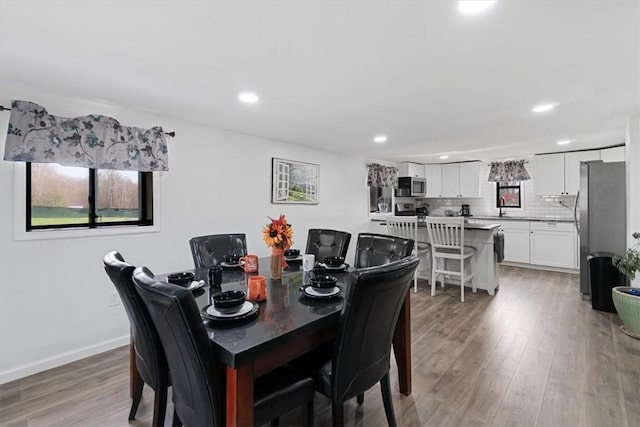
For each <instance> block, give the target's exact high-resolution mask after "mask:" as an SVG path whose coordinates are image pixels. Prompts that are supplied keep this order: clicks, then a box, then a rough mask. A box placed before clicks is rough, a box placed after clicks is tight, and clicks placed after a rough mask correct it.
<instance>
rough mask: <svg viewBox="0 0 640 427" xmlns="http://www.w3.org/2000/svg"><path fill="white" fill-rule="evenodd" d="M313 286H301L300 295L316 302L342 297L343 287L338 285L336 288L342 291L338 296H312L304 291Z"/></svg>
mask: <svg viewBox="0 0 640 427" xmlns="http://www.w3.org/2000/svg"><path fill="white" fill-rule="evenodd" d="M310 286H311V285H306V286H300V289H299V291H300V295H302V296H303V297H305V298H309V299H316V300H327V299H333V298H337V297H339V296H342V286H338V284H337V283H336V287H337V288H338V289H340V291H339V292H338V293H336V294H329V295H311V294H308V293H306V292H305V291H304V289H305V288H307V287H310Z"/></svg>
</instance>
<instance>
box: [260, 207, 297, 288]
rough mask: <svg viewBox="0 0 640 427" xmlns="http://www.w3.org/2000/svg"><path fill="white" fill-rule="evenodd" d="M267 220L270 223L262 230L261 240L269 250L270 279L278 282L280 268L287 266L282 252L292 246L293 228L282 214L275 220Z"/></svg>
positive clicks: (280, 274) (280, 272)
mask: <svg viewBox="0 0 640 427" xmlns="http://www.w3.org/2000/svg"><path fill="white" fill-rule="evenodd" d="M269 219H270V220H271V222H269V223H267V225H266V226H265V227H264V229H263V230H262V240H264V243H265V244H266V245H267V246H269V247H270V248H271V279H273V280H280V278H281V277H282V268H283V267H286V266H287V263H286V262H285V260H284V251H285V250H287V249H289V248H290V247H291V245H292V244H293V228H292V227H291V224H289V223H288V222H287V218H285V216H284V215H283V214H280V216H279V217H278V218H277V219H273V218H269Z"/></svg>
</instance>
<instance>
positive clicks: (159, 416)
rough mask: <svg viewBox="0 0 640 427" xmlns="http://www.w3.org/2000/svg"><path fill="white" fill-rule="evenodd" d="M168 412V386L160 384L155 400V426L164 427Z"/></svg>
mask: <svg viewBox="0 0 640 427" xmlns="http://www.w3.org/2000/svg"><path fill="white" fill-rule="evenodd" d="M166 412H167V387H163V386H161V385H158V390H156V396H155V401H154V403H153V424H152V425H153V426H154V427H163V426H164V416H165V413H166Z"/></svg>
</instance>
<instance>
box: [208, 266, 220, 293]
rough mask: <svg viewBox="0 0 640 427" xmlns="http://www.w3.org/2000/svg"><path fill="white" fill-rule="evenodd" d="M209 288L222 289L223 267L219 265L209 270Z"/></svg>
mask: <svg viewBox="0 0 640 427" xmlns="http://www.w3.org/2000/svg"><path fill="white" fill-rule="evenodd" d="M209 286H211V287H213V288H221V287H222V267H220V266H219V265H216V266H213V267H211V268H209Z"/></svg>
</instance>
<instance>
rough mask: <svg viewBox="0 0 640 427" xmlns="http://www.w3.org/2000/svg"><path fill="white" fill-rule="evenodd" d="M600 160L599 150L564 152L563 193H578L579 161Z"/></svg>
mask: <svg viewBox="0 0 640 427" xmlns="http://www.w3.org/2000/svg"><path fill="white" fill-rule="evenodd" d="M592 160H600V150H591V151H575V152H572V153H564V193H563V194H572V195H576V194H578V190H580V162H589V161H592Z"/></svg>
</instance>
